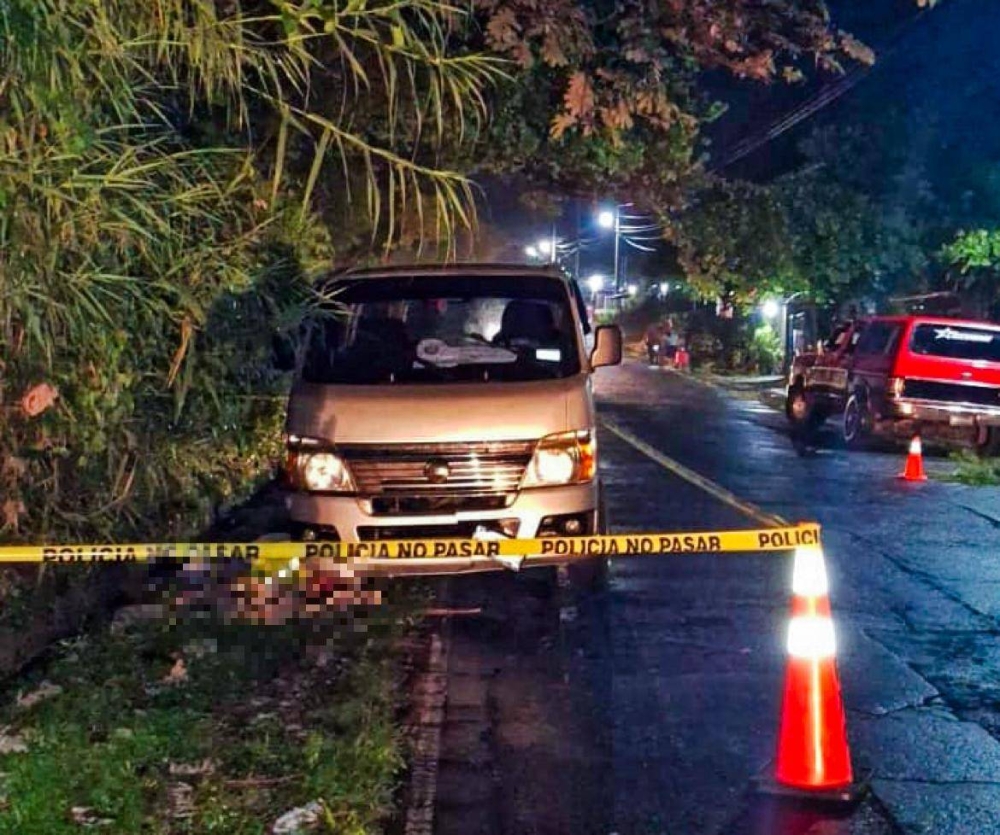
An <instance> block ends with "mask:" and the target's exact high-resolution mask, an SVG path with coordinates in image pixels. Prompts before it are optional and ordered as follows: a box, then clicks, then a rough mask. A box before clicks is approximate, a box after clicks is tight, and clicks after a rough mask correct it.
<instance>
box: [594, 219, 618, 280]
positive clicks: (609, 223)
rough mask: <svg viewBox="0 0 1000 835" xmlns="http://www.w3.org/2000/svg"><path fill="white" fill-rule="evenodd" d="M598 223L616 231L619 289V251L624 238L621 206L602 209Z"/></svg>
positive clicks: (604, 227)
mask: <svg viewBox="0 0 1000 835" xmlns="http://www.w3.org/2000/svg"><path fill="white" fill-rule="evenodd" d="M597 224H598V225H599V226H600V227H601V228H603V229H611V230H613V231H614V233H615V270H614V278H613V281H614V288H615V290H618V284H619V277H618V262H619V261H620V260H621V259H620V258H619V251H620V248H621V239H622V235H621V232H622V214H621V206H619V205H618V204H615V208H614V210H611V209H601V211H600V212H599V213H598V215H597Z"/></svg>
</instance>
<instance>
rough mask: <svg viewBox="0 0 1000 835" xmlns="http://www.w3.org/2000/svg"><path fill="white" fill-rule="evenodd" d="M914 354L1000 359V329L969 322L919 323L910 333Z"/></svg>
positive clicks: (964, 358)
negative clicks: (978, 325)
mask: <svg viewBox="0 0 1000 835" xmlns="http://www.w3.org/2000/svg"><path fill="white" fill-rule="evenodd" d="M910 350H911V351H912V352H913V353H914V354H922V355H925V356H932V357H945V358H948V359H958V360H973V361H975V360H979V361H986V362H1000V331H994V330H986V329H985V328H973V327H968V326H966V325H948V324H940V325H930V324H928V325H917V326H916V327H915V328H914V329H913V336H912V337H910Z"/></svg>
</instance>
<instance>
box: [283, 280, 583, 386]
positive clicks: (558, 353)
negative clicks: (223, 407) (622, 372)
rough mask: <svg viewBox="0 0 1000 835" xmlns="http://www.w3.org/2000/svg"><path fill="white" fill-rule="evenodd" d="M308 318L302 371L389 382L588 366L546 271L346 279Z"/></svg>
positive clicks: (550, 375) (354, 381) (564, 372)
mask: <svg viewBox="0 0 1000 835" xmlns="http://www.w3.org/2000/svg"><path fill="white" fill-rule="evenodd" d="M325 291H326V293H327V294H328V297H329V298H330V303H329V304H328V305H327V306H326V308H325V309H323V310H322V311H320V312H319V313H318V314H317V315H315V316H313V317H311V318H310V319H309V320H308V321H307V322H306V325H305V327H306V334H305V340H304V344H305V354H304V357H303V359H302V364H301V369H302V371H301V376H302V379H303V380H305V381H306V382H310V383H334V384H343V385H391V384H403V383H407V384H419V383H428V384H431V383H442V382H446V383H452V382H470V383H471V382H526V381H532V380H552V379H559V378H563V377H569V376H572V375H574V374H578V373H579V372H580V370H581V365H580V356H579V349H578V344H577V337H576V324H575V320H574V319H573V315H572V310H571V307H570V297H569V294H568V292H567V290H566V286H565V284H564V283H563V282H562V281H559V280H557V279H553V278H546V277H544V276H461V275H458V276H392V277H388V278H355V279H353V280H352V279H350V278H347V279H343V280H339V281H335V282H332V283H330V284H328V285H327V286H326V288H325Z"/></svg>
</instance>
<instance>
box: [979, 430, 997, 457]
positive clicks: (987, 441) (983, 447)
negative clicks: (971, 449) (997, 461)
mask: <svg viewBox="0 0 1000 835" xmlns="http://www.w3.org/2000/svg"><path fill="white" fill-rule="evenodd" d="M973 444H974V445H975V448H976V454H977V455H979V456H980V457H981V458H1000V426H980V427H979V428H978V429H977V430H976V434H975V437H974V438H973Z"/></svg>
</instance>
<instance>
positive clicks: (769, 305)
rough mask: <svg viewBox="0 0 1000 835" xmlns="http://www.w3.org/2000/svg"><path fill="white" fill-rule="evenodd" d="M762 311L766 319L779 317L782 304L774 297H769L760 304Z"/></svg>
mask: <svg viewBox="0 0 1000 835" xmlns="http://www.w3.org/2000/svg"><path fill="white" fill-rule="evenodd" d="M760 312H761V313H763V314H764V318H765V319H777V318H778V314H779V313H780V312H781V305H779V304H778V302H777V301H775V300H774V299H767V300H766V301H765V302H764V303H763V304H762V305H761V306H760Z"/></svg>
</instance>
